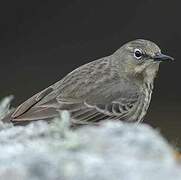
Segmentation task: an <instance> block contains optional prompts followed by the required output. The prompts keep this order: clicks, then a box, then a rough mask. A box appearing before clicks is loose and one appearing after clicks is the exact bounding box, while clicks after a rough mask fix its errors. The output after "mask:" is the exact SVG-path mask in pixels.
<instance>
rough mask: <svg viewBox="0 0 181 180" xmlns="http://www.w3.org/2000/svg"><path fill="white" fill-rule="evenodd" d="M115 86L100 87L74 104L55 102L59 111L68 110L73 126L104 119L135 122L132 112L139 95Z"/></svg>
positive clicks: (134, 109)
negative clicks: (58, 105) (57, 103)
mask: <svg viewBox="0 0 181 180" xmlns="http://www.w3.org/2000/svg"><path fill="white" fill-rule="evenodd" d="M118 86H119V85H118V84H117V85H115V86H110V85H108V86H105V87H100V88H99V89H98V90H97V91H96V92H93V94H91V95H90V96H89V95H88V96H87V97H86V98H85V99H84V101H81V102H76V101H73V100H72V99H70V100H69V99H62V98H61V97H58V98H57V100H58V102H59V104H61V109H68V110H69V111H70V112H71V114H72V118H73V120H74V123H75V124H88V123H89V122H90V123H92V122H94V123H95V122H99V121H101V120H104V119H108V118H109V119H120V120H129V121H135V120H136V119H132V117H134V116H133V115H134V112H135V111H136V104H137V103H138V102H139V98H140V94H139V93H138V92H139V91H136V90H135V89H134V90H133V89H130V88H129V89H127V88H126V89H125V87H124V90H123V88H120V87H118Z"/></svg>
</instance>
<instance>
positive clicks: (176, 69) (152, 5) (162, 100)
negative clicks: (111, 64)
mask: <svg viewBox="0 0 181 180" xmlns="http://www.w3.org/2000/svg"><path fill="white" fill-rule="evenodd" d="M180 5H181V3H180V1H177V0H175V1H174V0H173V1H165V0H159V1H158V0H136V1H133V0H121V1H120V0H119V1H114V0H112V1H106V0H99V1H94V0H61V1H60V0H54V1H46V0H44V1H40V0H31V1H24V0H16V1H14V0H7V1H2V2H1V5H0V83H1V88H0V97H4V96H7V95H9V94H13V95H15V100H14V101H13V106H16V105H18V104H19V103H21V102H22V101H24V100H26V99H27V98H29V97H30V96H31V95H33V94H35V93H36V92H38V91H40V90H42V89H44V88H45V87H47V86H49V85H51V84H53V83H54V82H56V81H58V80H60V79H61V78H62V77H64V76H65V75H66V74H67V73H68V72H70V71H72V70H73V69H75V68H76V67H78V66H80V65H82V64H84V63H87V62H89V61H92V60H95V59H97V58H100V57H104V56H107V55H110V54H111V53H113V52H114V51H115V50H117V49H118V48H119V47H120V46H121V45H122V44H124V43H125V42H127V41H130V40H133V39H137V38H144V39H149V40H152V41H154V42H156V43H157V44H158V45H159V46H160V47H161V48H162V51H163V53H166V54H168V55H171V56H173V57H174V58H175V59H176V61H175V62H173V63H163V64H161V68H160V71H159V76H158V77H157V79H156V82H155V89H154V93H153V98H152V102H151V106H150V108H149V113H148V114H147V116H146V118H145V122H146V123H149V124H151V125H152V126H153V127H155V128H157V129H159V130H160V131H161V133H162V134H164V135H165V136H166V137H167V139H169V141H170V142H171V143H172V144H173V145H176V146H180V145H181V84H180V81H181V70H180V67H181V61H180V59H181V49H180V45H181V21H180V17H181V9H180Z"/></svg>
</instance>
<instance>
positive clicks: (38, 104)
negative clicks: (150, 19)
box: [5, 39, 173, 125]
mask: <svg viewBox="0 0 181 180" xmlns="http://www.w3.org/2000/svg"><path fill="white" fill-rule="evenodd" d="M167 60H173V58H172V57H170V56H167V55H164V54H162V53H161V50H160V48H159V47H158V46H157V45H156V44H155V43H153V42H151V41H148V40H143V39H138V40H134V41H131V42H128V43H126V44H125V45H123V46H122V47H121V48H120V49H118V50H117V51H116V52H115V53H113V54H112V55H110V56H107V57H103V58H101V59H98V60H95V61H92V62H90V63H88V64H85V65H82V66H80V67H79V68H77V69H75V70H74V71H72V72H71V73H69V74H68V75H67V76H65V77H64V78H63V79H61V80H60V81H58V82H57V83H55V84H53V85H51V86H49V87H48V88H46V89H44V90H43V91H41V92H39V93H37V94H35V95H34V96H33V97H31V98H30V99H28V100H27V101H25V102H24V103H22V104H21V105H20V106H19V107H18V108H17V109H16V110H15V111H14V112H12V113H11V114H10V115H9V117H8V118H9V120H10V121H11V122H13V123H15V124H16V123H18V124H21V123H24V122H30V121H34V120H50V119H52V118H54V117H56V116H57V115H58V114H59V111H61V110H68V111H69V112H70V113H71V117H72V125H81V124H89V123H91V124H92V123H97V122H99V121H102V120H105V119H114V120H124V121H130V122H134V121H137V122H140V121H142V120H143V117H144V116H145V114H146V112H147V110H148V106H149V104H150V100H151V94H152V90H153V81H154V78H155V76H156V74H157V71H158V69H159V64H160V62H162V61H167ZM5 119H7V117H6V118H5Z"/></svg>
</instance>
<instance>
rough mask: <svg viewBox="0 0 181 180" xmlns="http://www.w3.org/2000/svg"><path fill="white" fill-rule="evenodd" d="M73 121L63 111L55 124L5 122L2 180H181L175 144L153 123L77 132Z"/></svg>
mask: <svg viewBox="0 0 181 180" xmlns="http://www.w3.org/2000/svg"><path fill="white" fill-rule="evenodd" d="M6 101H7V99H6ZM1 107H2V106H1V105H0V109H1ZM4 107H5V106H4ZM6 107H7V108H8V106H6ZM4 111H6V108H5V109H4ZM1 112H2V113H3V110H2V109H1V110H0V113H1ZM69 119H70V117H69V114H68V113H67V112H63V113H62V114H61V116H60V117H59V118H57V119H55V120H54V121H53V122H52V123H51V124H47V123H46V122H41V121H38V122H35V123H31V124H29V125H27V126H25V127H23V126H17V127H13V126H11V125H9V124H8V125H5V124H1V128H0V179H2V180H25V179H26V180H50V179H51V180H110V179H111V180H161V179H164V180H181V166H180V165H179V164H178V162H177V161H176V160H175V157H174V152H173V150H172V148H171V146H170V145H169V144H168V143H167V141H166V140H165V139H164V138H163V137H162V136H161V135H160V134H159V133H158V132H156V131H155V130H153V129H152V128H151V127H149V126H148V125H145V124H140V125H139V126H138V125H136V124H131V123H121V122H111V121H108V122H105V123H103V124H101V125H100V126H97V127H88V126H87V127H86V126H85V127H82V128H80V129H77V130H75V131H72V130H70V129H69Z"/></svg>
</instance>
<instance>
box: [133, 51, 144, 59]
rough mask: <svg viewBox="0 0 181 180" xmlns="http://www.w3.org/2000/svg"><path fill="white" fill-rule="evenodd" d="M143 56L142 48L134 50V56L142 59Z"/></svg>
mask: <svg viewBox="0 0 181 180" xmlns="http://www.w3.org/2000/svg"><path fill="white" fill-rule="evenodd" d="M142 56H143V52H142V50H140V49H135V50H134V57H135V58H136V59H141V57H142Z"/></svg>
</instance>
